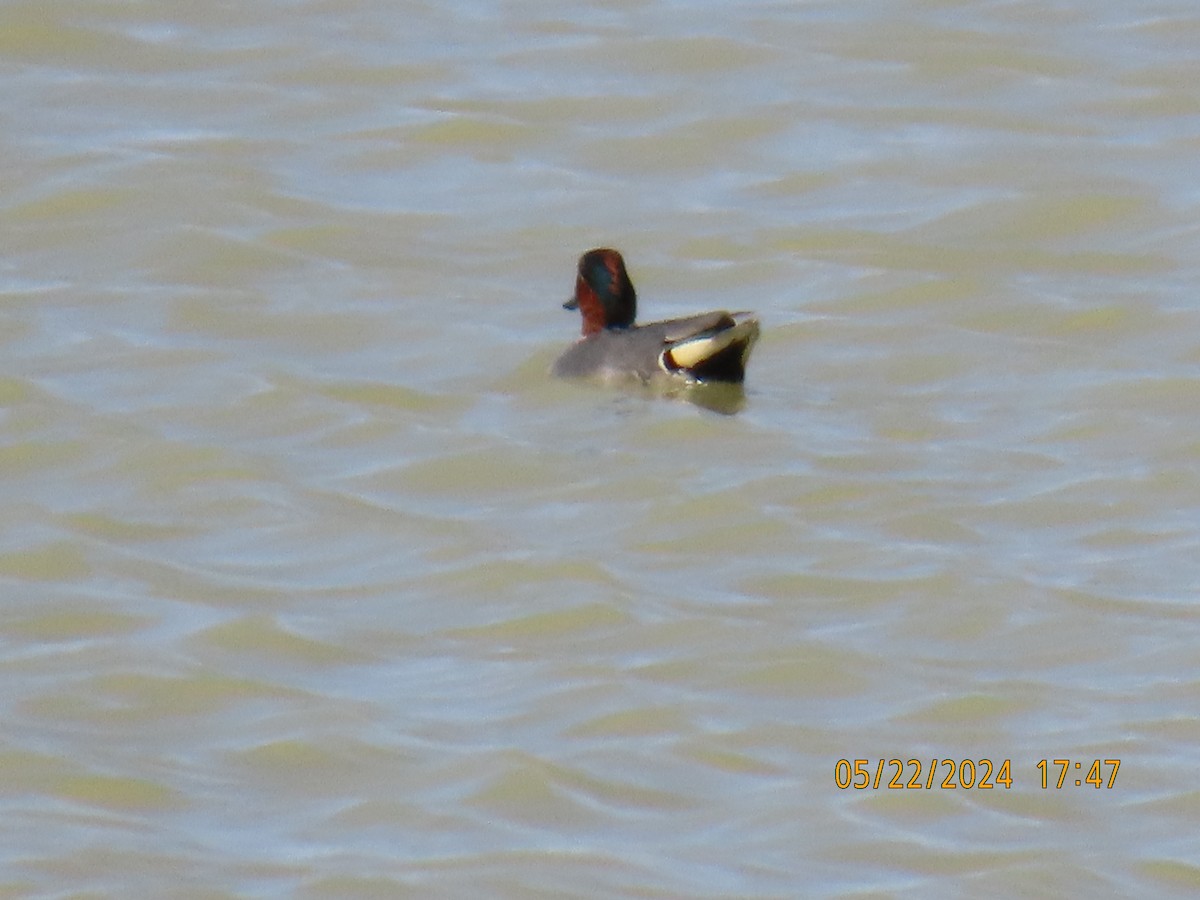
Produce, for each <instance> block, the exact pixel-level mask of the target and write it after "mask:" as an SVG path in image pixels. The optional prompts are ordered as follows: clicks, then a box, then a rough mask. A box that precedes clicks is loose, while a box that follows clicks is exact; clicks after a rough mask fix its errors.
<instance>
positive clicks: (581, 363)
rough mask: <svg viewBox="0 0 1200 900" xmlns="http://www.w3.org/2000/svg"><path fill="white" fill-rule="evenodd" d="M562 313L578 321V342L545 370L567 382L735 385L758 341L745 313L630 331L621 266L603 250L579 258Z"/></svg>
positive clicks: (633, 303) (629, 286)
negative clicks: (575, 313)
mask: <svg viewBox="0 0 1200 900" xmlns="http://www.w3.org/2000/svg"><path fill="white" fill-rule="evenodd" d="M563 308H564V309H578V310H579V312H580V313H581V315H582V316H583V336H582V337H581V338H580V339H579V340H578V341H576V342H575V343H574V344H572V345H571V346H570V347H568V348H567V350H566V352H565V353H563V355H562V356H560V357H559V358H558V360H557V361H556V362H555V363H554V366H553V368H552V369H551V371H552V372H553V374H555V375H560V376H564V377H569V378H573V377H588V376H593V377H602V378H618V377H627V376H636V377H637V378H640V379H641V380H642V381H650V380H651V379H653V378H658V377H663V376H667V377H670V378H674V379H682V380H683V381H687V382H698V381H699V382H707V381H724V382H735V383H736V382H741V381H742V380H743V379H744V378H745V377H746V360H747V359H749V357H750V351H751V349H752V348H753V347H754V342H755V341H756V340H758V319H756V318H755V317H754V315H753V314H752V313H748V312H734V313H730V312H725V311H724V310H720V311H716V312H707V313H701V314H700V315H696V316H687V317H685V318H680V319H668V320H666V321H662V322H649V323H647V324H645V325H635V324H634V318H635V316H636V315H637V292H636V291H634V289H633V282H632V281H630V279H629V273H628V272H626V271H625V260H624V259H622V257H621V254H620V253H618V252H617V251H616V250H612V249H610V248H607V247H601V248H597V249H595V250H589V251H588V252H587V253H585V254H583V256H581V257H580V259H579V271H578V275H577V276H576V278H575V296H574V297H573V298H572V299H571V300H568V301H567V302H566V303H564V304H563Z"/></svg>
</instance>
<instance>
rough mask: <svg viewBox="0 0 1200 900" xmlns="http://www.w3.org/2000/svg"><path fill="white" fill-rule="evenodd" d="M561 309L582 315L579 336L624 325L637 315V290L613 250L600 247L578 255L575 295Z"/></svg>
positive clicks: (622, 262)
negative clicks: (575, 311) (581, 328)
mask: <svg viewBox="0 0 1200 900" xmlns="http://www.w3.org/2000/svg"><path fill="white" fill-rule="evenodd" d="M563 308H564V309H578V310H579V312H580V313H581V314H582V316H583V335H584V337H587V336H588V335H591V334H598V333H599V332H601V331H603V330H604V329H605V328H628V327H629V326H630V325H632V324H633V320H634V317H635V316H636V315H637V293H636V292H635V291H634V289H633V282H632V281H630V280H629V274H628V273H627V272H626V271H625V260H623V259H622V258H621V254H620V253H618V252H617V251H616V250H610V249H608V248H607V247H601V248H599V249H596V250H589V251H588V252H587V253H585V254H583V256H581V257H580V258H579V274H578V275H576V277H575V296H574V297H573V298H571V299H570V300H568V301H567V302H566V303H564V304H563Z"/></svg>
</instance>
